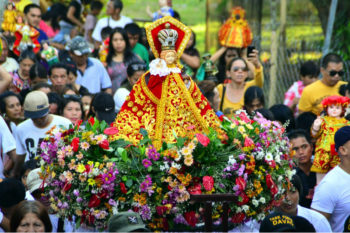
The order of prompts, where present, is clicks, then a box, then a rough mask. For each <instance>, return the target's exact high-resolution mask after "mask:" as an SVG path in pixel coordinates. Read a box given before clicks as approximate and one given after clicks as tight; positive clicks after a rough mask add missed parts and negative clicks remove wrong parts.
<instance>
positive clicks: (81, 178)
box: [79, 174, 86, 182]
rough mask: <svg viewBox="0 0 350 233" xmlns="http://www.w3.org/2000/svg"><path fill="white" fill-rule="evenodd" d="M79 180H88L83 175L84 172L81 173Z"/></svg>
mask: <svg viewBox="0 0 350 233" xmlns="http://www.w3.org/2000/svg"><path fill="white" fill-rule="evenodd" d="M79 180H80V181H81V182H85V181H86V176H85V175H83V174H80V175H79Z"/></svg>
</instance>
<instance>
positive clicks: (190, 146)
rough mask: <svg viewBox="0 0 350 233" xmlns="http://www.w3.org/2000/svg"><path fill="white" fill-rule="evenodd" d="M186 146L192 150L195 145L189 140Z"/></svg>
mask: <svg viewBox="0 0 350 233" xmlns="http://www.w3.org/2000/svg"><path fill="white" fill-rule="evenodd" d="M187 147H188V149H190V150H191V151H193V150H194V148H196V145H195V144H194V143H193V142H190V143H188V145H187Z"/></svg>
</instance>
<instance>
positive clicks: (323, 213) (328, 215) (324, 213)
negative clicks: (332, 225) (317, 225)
mask: <svg viewBox="0 0 350 233" xmlns="http://www.w3.org/2000/svg"><path fill="white" fill-rule="evenodd" d="M311 209H312V210H314V211H317V212H318V213H320V214H322V215H323V216H325V217H326V219H327V220H328V221H329V220H330V219H331V216H332V215H331V214H329V213H326V212H322V211H320V210H316V209H313V208H311Z"/></svg>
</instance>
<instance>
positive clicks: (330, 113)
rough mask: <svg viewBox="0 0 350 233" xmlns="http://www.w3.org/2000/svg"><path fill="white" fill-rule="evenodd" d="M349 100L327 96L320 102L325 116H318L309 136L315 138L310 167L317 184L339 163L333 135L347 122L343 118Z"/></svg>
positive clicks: (347, 123)
mask: <svg viewBox="0 0 350 233" xmlns="http://www.w3.org/2000/svg"><path fill="white" fill-rule="evenodd" d="M349 101H350V99H349V98H347V97H343V96H329V97H327V98H325V99H323V101H322V106H323V109H324V111H325V112H326V115H325V116H318V117H317V118H316V120H315V121H314V123H313V125H312V127H311V136H312V137H314V138H317V140H316V147H315V158H314V162H313V164H312V167H311V171H312V172H316V177H317V183H319V182H320V181H321V180H322V178H323V177H324V176H325V175H326V173H327V172H328V171H329V170H331V169H332V168H334V167H335V166H337V165H338V164H339V163H340V159H339V156H338V153H337V152H336V150H335V144H334V134H335V133H336V132H337V130H338V129H340V128H341V127H343V126H345V125H349V122H348V121H347V120H346V119H345V118H344V113H345V110H346V107H347V106H348V104H349Z"/></svg>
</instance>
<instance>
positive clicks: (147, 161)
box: [142, 159, 152, 168]
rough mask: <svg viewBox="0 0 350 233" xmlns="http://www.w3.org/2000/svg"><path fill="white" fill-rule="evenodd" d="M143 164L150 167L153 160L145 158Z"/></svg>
mask: <svg viewBox="0 0 350 233" xmlns="http://www.w3.org/2000/svg"><path fill="white" fill-rule="evenodd" d="M142 164H143V166H144V167H145V168H148V167H149V166H151V165H152V162H151V161H150V160H148V159H144V160H142Z"/></svg>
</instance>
